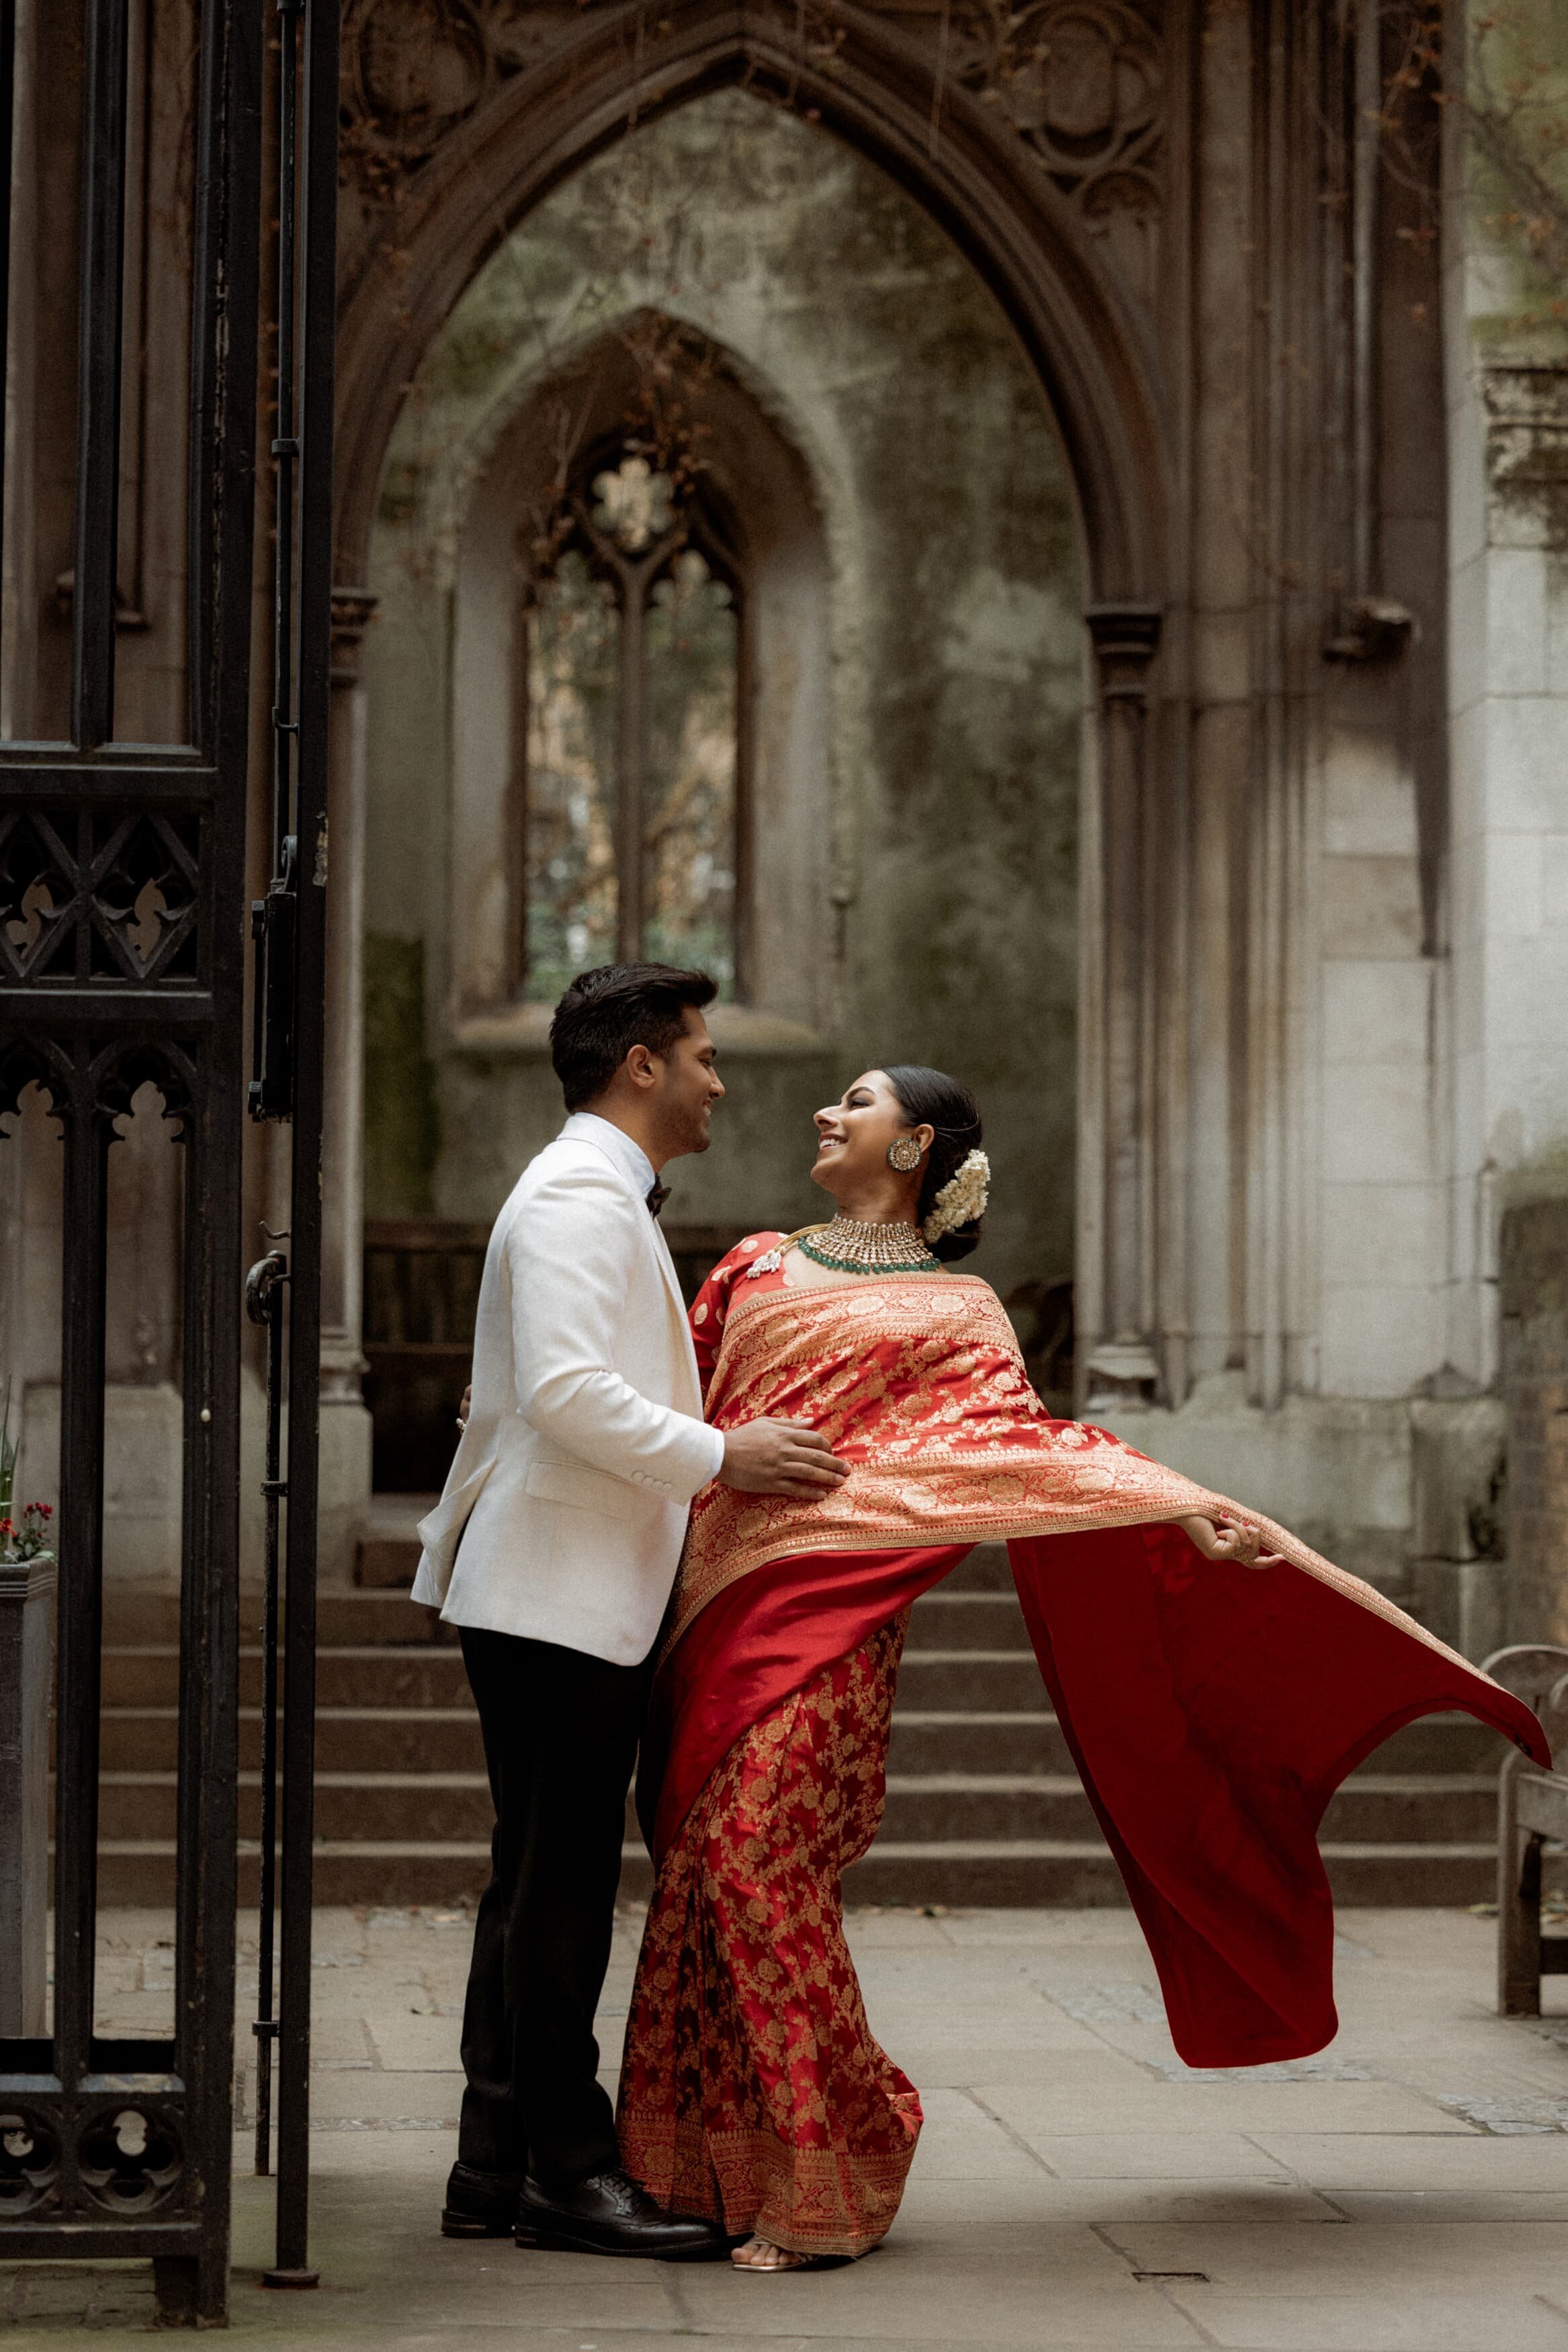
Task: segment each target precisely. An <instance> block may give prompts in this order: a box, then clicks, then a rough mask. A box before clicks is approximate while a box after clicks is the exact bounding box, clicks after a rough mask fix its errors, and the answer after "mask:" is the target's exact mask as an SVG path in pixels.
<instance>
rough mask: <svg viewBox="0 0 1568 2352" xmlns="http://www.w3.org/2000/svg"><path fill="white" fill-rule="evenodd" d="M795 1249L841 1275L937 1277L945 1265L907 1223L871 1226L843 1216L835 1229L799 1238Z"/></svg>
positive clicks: (821, 1229)
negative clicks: (940, 1268) (937, 1271)
mask: <svg viewBox="0 0 1568 2352" xmlns="http://www.w3.org/2000/svg"><path fill="white" fill-rule="evenodd" d="M795 1246H796V1248H797V1249H798V1250H800V1252H801V1253H802V1255H804V1256H806V1257H809V1258H811V1259H813V1260H814V1261H815V1262H816V1264H817V1265H831V1266H833V1267H834V1268H836V1269H837V1271H838V1272H840V1273H841V1274H935V1273H936V1270H937V1268H938V1267H939V1266H940V1265H941V1263H942V1261H941V1259H940V1258H939V1257H938V1256H937V1255H936V1252H935V1251H934V1250H928V1249H927V1248H926V1246H925V1243H924V1242H923V1241H922V1240H921V1238H920V1235H919V1234H917V1233H916V1231H915V1227H914V1226H913V1225H912V1224H910V1223H907V1222H900V1223H894V1224H887V1225H868V1224H864V1223H862V1221H861V1219H860V1218H859V1217H846V1216H843V1215H839V1216H836V1217H835V1218H834V1219H833V1222H832V1223H831V1225H820V1226H819V1227H818V1228H817V1230H816V1231H815V1232H814V1233H808V1234H800V1235H799V1236H798V1238H797V1240H796V1244H795Z"/></svg>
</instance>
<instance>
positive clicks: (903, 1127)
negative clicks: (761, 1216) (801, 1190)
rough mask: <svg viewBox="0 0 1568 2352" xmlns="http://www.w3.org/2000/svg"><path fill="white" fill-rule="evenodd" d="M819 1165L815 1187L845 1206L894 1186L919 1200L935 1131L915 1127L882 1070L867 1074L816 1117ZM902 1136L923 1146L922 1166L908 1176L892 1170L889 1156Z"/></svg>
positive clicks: (815, 1170) (815, 1169)
mask: <svg viewBox="0 0 1568 2352" xmlns="http://www.w3.org/2000/svg"><path fill="white" fill-rule="evenodd" d="M814 1118H815V1121H816V1128H817V1159H816V1164H815V1166H814V1167H813V1168H812V1170H811V1181H812V1183H813V1184H820V1185H821V1187H822V1190H823V1191H824V1192H831V1193H832V1194H833V1195H834V1196H835V1197H836V1198H837V1199H838V1200H840V1201H844V1200H847V1199H849V1198H851V1197H852V1196H853V1195H854V1194H856V1193H858V1192H865V1191H867V1190H868V1189H871V1188H873V1187H874V1188H876V1189H878V1190H882V1189H883V1188H886V1187H889V1186H892V1187H895V1188H897V1189H898V1190H899V1191H900V1192H907V1193H908V1194H909V1197H910V1202H911V1203H913V1202H914V1200H915V1198H916V1197H917V1196H918V1194H919V1191H920V1180H921V1178H922V1176H923V1175H924V1174H925V1166H924V1155H925V1152H927V1151H928V1150H930V1148H931V1139H932V1135H933V1132H934V1130H933V1129H931V1128H929V1127H915V1126H913V1125H912V1124H911V1122H910V1120H909V1118H908V1115H907V1114H906V1112H905V1111H904V1106H903V1104H902V1103H901V1102H900V1101H899V1099H898V1097H897V1096H896V1095H895V1094H894V1091H893V1088H892V1087H891V1086H889V1084H888V1082H887V1079H886V1077H885V1076H884V1075H883V1072H882V1071H881V1070H866V1071H864V1072H863V1073H862V1076H860V1077H858V1078H857V1079H856V1080H855V1082H854V1084H853V1085H852V1086H851V1087H845V1089H844V1092H843V1095H842V1097H841V1099H840V1100H839V1101H838V1102H836V1103H830V1104H829V1105H828V1106H827V1107H826V1108H824V1109H822V1110H820V1111H817V1112H816V1113H815V1114H814ZM901 1135H912V1136H914V1138H915V1140H916V1142H918V1144H919V1145H920V1149H921V1153H922V1165H921V1166H920V1167H918V1168H915V1169H913V1170H912V1171H909V1173H908V1174H906V1175H901V1174H899V1173H898V1172H897V1171H895V1170H894V1169H892V1168H890V1167H889V1165H888V1160H887V1150H888V1146H889V1144H890V1143H892V1142H893V1141H894V1139H895V1138H896V1137H898V1136H901Z"/></svg>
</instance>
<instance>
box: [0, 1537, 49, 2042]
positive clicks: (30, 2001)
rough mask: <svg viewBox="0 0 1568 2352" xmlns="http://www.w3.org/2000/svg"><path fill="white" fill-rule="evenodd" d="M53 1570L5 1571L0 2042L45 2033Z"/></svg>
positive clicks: (5, 1567)
mask: <svg viewBox="0 0 1568 2352" xmlns="http://www.w3.org/2000/svg"><path fill="white" fill-rule="evenodd" d="M54 1590H55V1563H54V1561H53V1560H52V1559H50V1560H38V1559H24V1560H17V1561H16V1562H0V1789H3V1790H5V1799H4V1801H3V1802H0V2034H8V2035H13V2036H21V2037H24V2038H28V2039H31V2038H35V2037H37V2036H39V2035H42V2034H45V2033H47V2032H48V1973H47V1951H46V1947H45V1933H46V1927H47V1920H48V1916H49V1685H50V1682H51V1681H52V1679H53V1675H52V1672H51V1669H52V1665H53V1657H54V1644H53V1643H52V1642H51V1640H50V1638H49V1637H50V1618H51V1615H52V1611H51V1607H50V1602H51V1601H52V1598H53V1595H54Z"/></svg>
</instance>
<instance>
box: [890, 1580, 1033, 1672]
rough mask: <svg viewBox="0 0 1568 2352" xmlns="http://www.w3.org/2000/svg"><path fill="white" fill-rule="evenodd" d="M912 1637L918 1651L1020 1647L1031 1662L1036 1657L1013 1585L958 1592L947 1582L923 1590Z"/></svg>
mask: <svg viewBox="0 0 1568 2352" xmlns="http://www.w3.org/2000/svg"><path fill="white" fill-rule="evenodd" d="M909 1639H910V1642H911V1643H913V1644H914V1646H915V1648H916V1649H917V1650H984V1651H986V1652H987V1653H988V1654H990V1653H992V1652H995V1651H997V1650H1007V1651H1009V1652H1011V1651H1014V1650H1018V1651H1021V1652H1023V1653H1024V1654H1026V1655H1027V1656H1028V1657H1029V1658H1030V1660H1031V1662H1032V1659H1033V1656H1034V1653H1033V1651H1032V1650H1031V1649H1030V1639H1029V1628H1028V1627H1027V1626H1026V1625H1025V1623H1024V1622H1023V1611H1022V1610H1021V1609H1020V1608H1019V1604H1018V1595H1017V1594H1016V1593H1015V1592H1014V1591H1011V1590H1010V1588H1009V1591H1006V1592H954V1591H950V1590H949V1589H948V1587H947V1586H946V1585H945V1584H944V1585H939V1586H938V1587H937V1589H936V1591H935V1592H923V1593H922V1594H921V1596H920V1599H919V1600H918V1601H916V1602H915V1607H914V1610H913V1612H911V1615H910V1621H909Z"/></svg>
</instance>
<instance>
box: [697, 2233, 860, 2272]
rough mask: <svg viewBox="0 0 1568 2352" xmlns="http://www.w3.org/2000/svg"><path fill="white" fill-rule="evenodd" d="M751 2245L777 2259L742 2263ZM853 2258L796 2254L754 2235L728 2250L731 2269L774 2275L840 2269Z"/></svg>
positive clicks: (844, 2255) (833, 2255)
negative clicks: (786, 2272) (743, 2255)
mask: <svg viewBox="0 0 1568 2352" xmlns="http://www.w3.org/2000/svg"><path fill="white" fill-rule="evenodd" d="M753 2246H760V2247H763V2248H765V2249H766V2250H767V2252H768V2253H769V2254H772V2255H775V2256H777V2257H778V2259H777V2260H776V2261H773V2262H768V2263H743V2262H742V2261H741V2259H740V2257H741V2255H742V2254H744V2253H747V2252H750V2250H751V2248H752V2247H753ZM869 2251H870V2250H869V2249H868V2252H869ZM854 2259H855V2257H854V2255H853V2254H797V2253H795V2252H793V2251H792V2250H791V2249H790V2248H789V2246H776V2245H775V2244H774V2242H773V2241H772V2239H771V2238H758V2237H755V2236H753V2237H750V2238H747V2240H746V2241H745V2242H744V2244H742V2245H738V2246H732V2247H731V2248H730V2250H729V2260H730V2266H731V2268H732V2269H734V2270H737V2271H757V2272H759V2273H763V2274H765V2275H768V2276H775V2277H776V2276H777V2275H778V2273H779V2272H780V2271H836V2270H841V2269H842V2268H843V2266H844V2264H845V2263H852V2262H853V2261H854Z"/></svg>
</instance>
